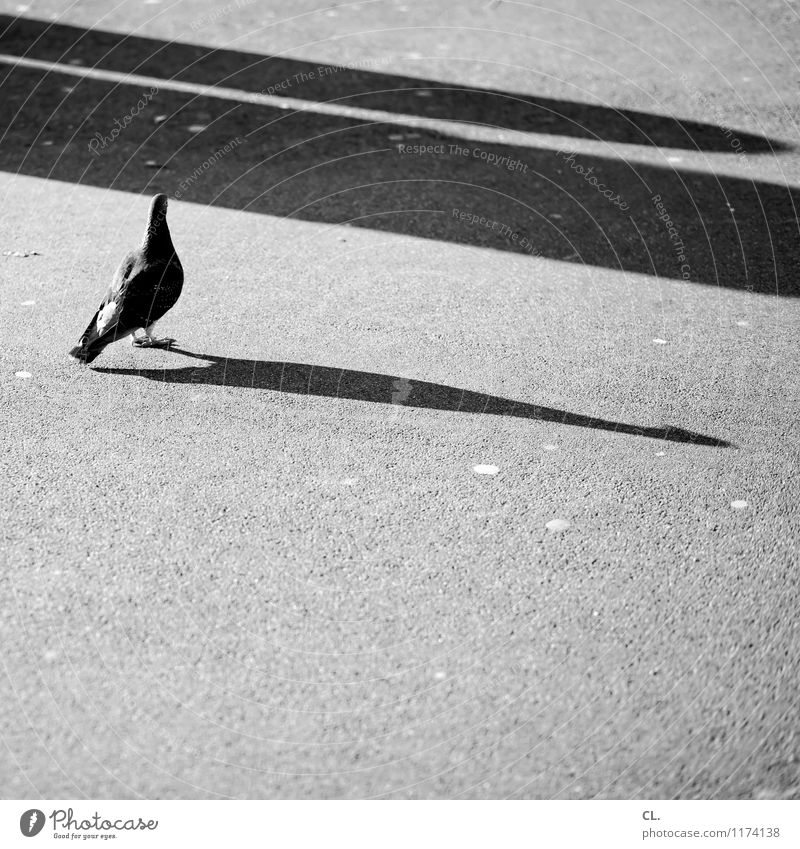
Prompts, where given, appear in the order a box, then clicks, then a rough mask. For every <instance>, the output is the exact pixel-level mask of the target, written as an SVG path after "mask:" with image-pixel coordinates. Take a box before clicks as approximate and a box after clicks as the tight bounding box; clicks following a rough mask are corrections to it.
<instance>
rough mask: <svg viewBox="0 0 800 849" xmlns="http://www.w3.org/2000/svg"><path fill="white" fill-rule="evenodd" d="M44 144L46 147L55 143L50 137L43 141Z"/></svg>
mask: <svg viewBox="0 0 800 849" xmlns="http://www.w3.org/2000/svg"><path fill="white" fill-rule="evenodd" d="M42 144H43V145H44V146H45V147H50V146H51V145H52V144H53V142H52V141H50V139H48V140H47V141H43V142H42Z"/></svg>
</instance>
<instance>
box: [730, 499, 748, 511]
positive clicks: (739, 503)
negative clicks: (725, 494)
mask: <svg viewBox="0 0 800 849" xmlns="http://www.w3.org/2000/svg"><path fill="white" fill-rule="evenodd" d="M731 507H733V509H734V510H744V509H745V507H747V502H746V501H743V500H742V499H737V500H736V501H731Z"/></svg>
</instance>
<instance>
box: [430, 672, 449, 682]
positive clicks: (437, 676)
mask: <svg viewBox="0 0 800 849" xmlns="http://www.w3.org/2000/svg"><path fill="white" fill-rule="evenodd" d="M433 677H434V678H435V679H436V680H437V681H442V680H444V678H446V677H447V675H446V674H445V673H444V672H435V673H434V675H433Z"/></svg>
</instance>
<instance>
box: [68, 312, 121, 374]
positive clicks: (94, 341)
mask: <svg viewBox="0 0 800 849" xmlns="http://www.w3.org/2000/svg"><path fill="white" fill-rule="evenodd" d="M96 322H97V314H95V317H94V318H93V319H92V320H91V321H90V322H89V324H88V326H87V328H86V330H84V331H83V334H82V335H81V338H80V339H79V340H78V344H77V345H76V346H75V347H74V348H73V349H72V350H71V351H70V352H69V355H70V356H71V357H72V358H73V359H76V360H78V362H80V363H83V364H84V365H89V363H90V362H92V360H95V359H97V357H98V356H100V354H101V353H102V351H103V348H105V347H106V345H110V344H111V343H112V342H113V341H114V340H115V339H116V338H117V333H116V331H117V328H116V327H113V328H111V329H110V330H107V331H106V332H105V333H100V334H98V332H97V324H96Z"/></svg>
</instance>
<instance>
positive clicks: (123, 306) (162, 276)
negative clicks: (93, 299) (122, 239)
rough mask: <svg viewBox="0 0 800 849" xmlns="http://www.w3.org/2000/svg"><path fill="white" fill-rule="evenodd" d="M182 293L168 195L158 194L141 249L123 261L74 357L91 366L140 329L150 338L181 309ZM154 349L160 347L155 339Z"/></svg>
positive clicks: (73, 352)
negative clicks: (167, 316)
mask: <svg viewBox="0 0 800 849" xmlns="http://www.w3.org/2000/svg"><path fill="white" fill-rule="evenodd" d="M182 288H183V268H182V267H181V263H180V260H179V259H178V254H177V253H176V252H175V247H174V246H173V244H172V237H171V236H170V233H169V227H168V226H167V196H166V195H156V196H155V197H154V198H153V200H152V202H151V204H150V214H149V216H148V220H147V230H146V231H145V235H144V239H143V241H142V245H141V247H139V248H137V249H136V250H135V251H131V253H129V254H128V255H127V256H126V257H125V259H123V260H122V263H121V265H120V266H119V268H118V269H117V271H116V273H115V274H114V279H113V280H112V282H111V286H110V287H109V290H108V292H107V293H106V296H105V298H103V302H102V303H101V304H100V306H99V307H98V309H97V312H96V313H95V314H94V317H93V318H92V320H91V321H90V322H89V325H88V327H87V328H86V330H84V332H83V335H82V336H81V338H80V340H79V342H78V344H77V345H76V346H75V347H74V348H73V349H72V350H71V351H70V352H69V353H70V356H71V357H74V358H75V359H76V360H79V361H80V362H82V363H90V362H92V360H94V359H95V358H96V357H97V356H98V355H99V354H100V352H101V351H102V350H103V349H104V348H105V347H106V345H110V344H111V343H112V342H116V341H117V340H118V339H122V338H124V337H125V336H130V335H131V334H132V333H135V332H136V331H137V330H140V329H143V330H144V331H145V333H147V338H148V339H150V334H149V328H150V327H151V326H152V325H153V324H155V323H156V322H157V321H158V320H159V319H160V318H161V317H162V316H163V315H165V313H166V312H167V311H168V310H170V309H171V308H172V307H173V306H175V303H176V301H177V300H178V297H179V296H180V294H181V289H182ZM169 341H170V342H171V341H174V340H169ZM150 344H152V345H158V344H159V343H158V342H156V341H153V340H152V339H150Z"/></svg>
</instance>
